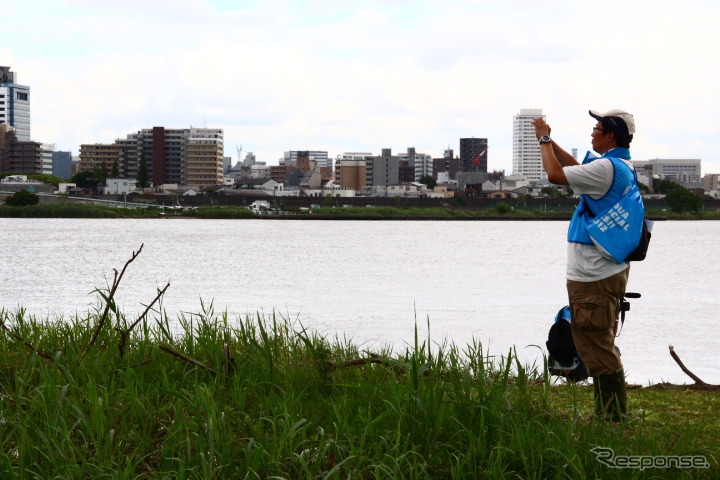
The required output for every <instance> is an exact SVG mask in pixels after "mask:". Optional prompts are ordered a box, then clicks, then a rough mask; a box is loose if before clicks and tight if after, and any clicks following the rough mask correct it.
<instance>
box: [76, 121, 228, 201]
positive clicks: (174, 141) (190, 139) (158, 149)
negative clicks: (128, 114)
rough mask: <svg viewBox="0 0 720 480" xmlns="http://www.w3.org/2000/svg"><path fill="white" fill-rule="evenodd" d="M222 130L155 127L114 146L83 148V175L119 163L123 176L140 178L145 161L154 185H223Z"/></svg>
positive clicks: (81, 159) (116, 142) (130, 135)
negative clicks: (141, 166)
mask: <svg viewBox="0 0 720 480" xmlns="http://www.w3.org/2000/svg"><path fill="white" fill-rule="evenodd" d="M223 151H224V140H223V131H222V129H212V128H185V129H168V128H165V127H153V128H146V129H143V130H140V131H139V132H136V133H131V134H129V135H127V137H126V138H124V139H118V140H116V141H115V143H113V144H85V145H81V146H80V171H86V170H92V169H94V168H96V167H100V166H101V165H102V164H103V162H104V163H105V165H106V167H107V168H108V169H110V168H112V165H113V162H114V161H117V162H118V166H119V169H120V175H122V176H123V177H125V178H137V174H138V170H139V167H140V163H141V162H142V161H143V160H144V161H145V164H146V166H147V170H148V174H149V176H150V178H151V180H152V183H153V184H154V185H163V184H167V183H174V184H179V185H186V186H191V187H195V188H202V187H209V186H215V185H220V184H221V183H222V173H223Z"/></svg>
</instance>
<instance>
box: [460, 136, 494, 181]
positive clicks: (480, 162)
mask: <svg viewBox="0 0 720 480" xmlns="http://www.w3.org/2000/svg"><path fill="white" fill-rule="evenodd" d="M487 149H488V141H487V138H475V137H471V138H461V139H460V163H461V165H462V170H463V171H464V172H487V164H488V161H487V159H488V156H487Z"/></svg>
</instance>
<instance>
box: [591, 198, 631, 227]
mask: <svg viewBox="0 0 720 480" xmlns="http://www.w3.org/2000/svg"><path fill="white" fill-rule="evenodd" d="M629 217H630V213H628V212H627V210H625V209H624V208H623V207H622V205H620V204H619V203H616V204H615V205H613V206H612V208H610V210H608V211H607V212H605V214H603V216H602V217H599V218H597V219H596V220H595V225H596V226H597V228H598V229H599V230H600V231H601V232H605V231H607V230H610V229H611V228H615V227H618V228H620V229H622V230H624V231H626V232H627V231H628V230H630V223H629V222H628V218H629Z"/></svg>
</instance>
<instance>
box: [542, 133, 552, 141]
mask: <svg viewBox="0 0 720 480" xmlns="http://www.w3.org/2000/svg"><path fill="white" fill-rule="evenodd" d="M540 143H552V139H551V138H550V136H549V135H543V136H542V137H540Z"/></svg>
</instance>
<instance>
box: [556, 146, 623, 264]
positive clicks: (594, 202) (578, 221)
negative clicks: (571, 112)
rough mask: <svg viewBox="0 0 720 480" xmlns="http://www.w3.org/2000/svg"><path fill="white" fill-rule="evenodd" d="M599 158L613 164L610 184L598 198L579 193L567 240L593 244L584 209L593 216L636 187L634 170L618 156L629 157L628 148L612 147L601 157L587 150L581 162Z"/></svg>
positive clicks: (608, 207)
mask: <svg viewBox="0 0 720 480" xmlns="http://www.w3.org/2000/svg"><path fill="white" fill-rule="evenodd" d="M599 158H607V159H608V160H610V161H611V162H612V164H613V167H614V168H613V170H614V173H613V182H612V185H611V186H610V189H609V190H608V191H607V193H605V195H603V196H602V197H601V198H598V199H594V198H592V197H590V195H585V194H581V195H580V198H581V201H580V203H579V204H578V206H577V208H576V209H575V213H573V216H572V219H571V220H570V227H569V228H568V242H573V243H583V244H585V245H595V243H593V241H592V239H591V238H590V234H589V233H588V231H587V224H588V220H589V218H590V217H589V216H588V214H587V212H586V210H585V209H586V208H589V209H590V210H591V212H592V213H593V214H594V216H597V215H600V214H602V213H603V212H605V211H607V210H608V209H610V208H611V207H612V206H613V205H615V204H616V203H617V202H618V201H619V200H620V199H621V198H622V197H623V195H624V194H626V193H629V191H630V188H631V187H632V186H635V189H637V180H636V176H635V171H634V170H632V169H630V168H629V167H628V166H627V165H626V164H625V163H624V162H623V161H622V160H620V158H625V159H628V160H629V159H630V150H629V149H627V148H623V147H617V148H613V149H612V150H610V151H608V152H606V153H605V155H603V156H602V157H595V156H594V155H593V154H592V153H590V152H588V153H587V154H586V155H585V159H584V160H583V162H582V163H583V165H585V164H588V163H590V162H592V161H595V160H598V159H599ZM586 205H587V207H586ZM619 263H620V262H619Z"/></svg>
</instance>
